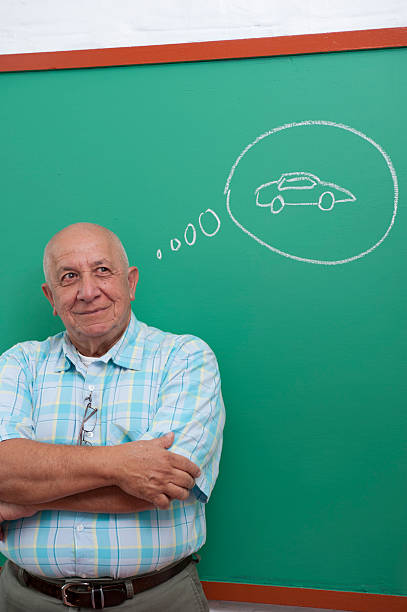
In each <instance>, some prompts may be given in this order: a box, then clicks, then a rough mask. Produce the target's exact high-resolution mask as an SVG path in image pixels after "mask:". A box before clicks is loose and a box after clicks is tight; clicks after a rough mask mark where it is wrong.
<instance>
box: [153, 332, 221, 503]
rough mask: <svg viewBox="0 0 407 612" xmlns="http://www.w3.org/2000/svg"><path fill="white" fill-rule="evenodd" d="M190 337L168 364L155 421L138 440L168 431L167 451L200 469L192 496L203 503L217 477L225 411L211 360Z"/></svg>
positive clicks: (202, 345) (206, 349)
mask: <svg viewBox="0 0 407 612" xmlns="http://www.w3.org/2000/svg"><path fill="white" fill-rule="evenodd" d="M190 338H191V337H189V340H187V341H186V342H185V343H184V344H183V345H182V346H181V347H180V348H179V349H178V350H177V351H176V352H175V354H174V355H173V356H171V357H170V359H169V362H168V366H167V368H166V372H165V374H164V376H163V379H162V383H161V388H160V391H159V394H158V400H157V410H156V413H155V417H154V419H153V422H152V424H151V426H150V428H149V430H148V431H147V432H146V433H145V434H144V435H143V436H142V437H141V439H144V440H146V439H152V438H158V437H160V436H163V435H165V434H166V433H168V432H170V431H172V432H174V434H175V439H174V443H173V445H172V446H171V448H170V449H169V450H170V451H171V452H174V453H178V454H180V455H183V456H184V457H187V458H188V459H190V460H191V461H193V463H195V464H196V465H197V466H198V467H199V468H200V470H201V476H200V477H199V478H198V479H197V481H196V485H195V487H194V488H193V489H192V492H193V493H194V495H195V497H196V498H197V499H198V500H199V501H202V502H204V503H205V502H207V501H208V499H209V497H210V494H211V492H212V489H213V487H214V485H215V482H216V478H217V476H218V472H219V460H220V455H221V451H222V432H223V426H224V422H225V409H224V406H223V400H222V394H221V384H220V375H219V368H218V364H217V361H216V358H215V355H214V354H213V352H212V350H211V349H210V348H209V346H208V345H207V344H205V343H204V342H203V341H202V340H200V339H199V338H192V339H190Z"/></svg>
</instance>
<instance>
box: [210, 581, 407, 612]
mask: <svg viewBox="0 0 407 612" xmlns="http://www.w3.org/2000/svg"><path fill="white" fill-rule="evenodd" d="M202 586H203V589H204V591H205V595H206V597H207V598H208V599H215V600H223V601H240V602H242V601H245V602H249V603H263V604H274V605H280V606H302V607H305V608H322V609H329V610H350V611H353V612H354V611H355V610H357V611H358V612H406V610H407V597H403V596H398V595H381V594H378V595H376V594H373V593H353V592H349V591H325V590H322V589H300V588H293V587H276V586H266V585H261V584H240V583H228V582H205V581H203V582H202Z"/></svg>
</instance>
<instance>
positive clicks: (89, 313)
mask: <svg viewBox="0 0 407 612" xmlns="http://www.w3.org/2000/svg"><path fill="white" fill-rule="evenodd" d="M108 308H109V306H106V307H105V308H95V309H94V310H85V311H84V312H74V314H75V315H92V314H96V313H97V312H103V311H104V310H107V309H108Z"/></svg>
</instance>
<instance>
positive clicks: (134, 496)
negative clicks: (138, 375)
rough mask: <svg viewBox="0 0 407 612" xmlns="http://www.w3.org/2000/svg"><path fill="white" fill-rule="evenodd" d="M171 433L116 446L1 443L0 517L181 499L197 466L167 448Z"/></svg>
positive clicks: (131, 507) (142, 506)
mask: <svg viewBox="0 0 407 612" xmlns="http://www.w3.org/2000/svg"><path fill="white" fill-rule="evenodd" d="M173 441H174V434H173V433H168V434H166V435H165V436H162V437H161V438H157V439H154V440H144V441H139V442H127V443H125V444H120V445H117V446H100V447H87V446H85V447H77V446H65V445H61V444H44V443H41V442H35V441H33V440H27V439H20V438H19V439H11V440H5V441H3V442H1V443H0V483H1V484H0V500H2V501H0V522H2V521H4V520H13V519H16V518H21V517H23V516H31V515H32V514H35V513H36V512H38V511H40V510H72V511H80V512H106V513H126V512H139V511H142V510H151V509H153V508H155V507H157V508H160V509H167V508H168V507H169V505H170V503H171V501H172V500H174V499H180V500H185V499H186V498H187V497H188V496H189V493H190V489H192V487H193V486H194V484H195V479H196V478H198V477H199V475H200V470H199V468H198V467H197V466H196V465H195V464H194V463H192V461H189V460H188V459H186V458H185V457H183V456H181V455H179V454H177V453H173V452H171V451H170V450H168V449H169V448H170V447H171V445H172V443H173Z"/></svg>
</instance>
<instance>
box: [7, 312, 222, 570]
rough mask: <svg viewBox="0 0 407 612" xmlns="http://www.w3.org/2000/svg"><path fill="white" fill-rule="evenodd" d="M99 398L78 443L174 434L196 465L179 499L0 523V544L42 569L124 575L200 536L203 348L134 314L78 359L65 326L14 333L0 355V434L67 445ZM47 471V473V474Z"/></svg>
mask: <svg viewBox="0 0 407 612" xmlns="http://www.w3.org/2000/svg"><path fill="white" fill-rule="evenodd" d="M90 390H91V391H92V404H93V405H94V406H97V407H98V411H97V414H96V415H95V417H92V418H95V422H94V423H93V425H95V427H94V430H93V432H92V433H90V434H88V435H90V436H91V438H90V439H89V441H90V442H91V443H92V444H93V445H115V444H121V443H124V442H131V441H136V440H151V439H153V438H156V437H158V436H161V435H164V434H165V433H167V432H169V431H173V432H174V433H175V441H174V444H173V445H172V447H171V449H170V450H171V451H174V452H176V453H179V454H181V455H184V456H185V457H188V459H191V461H193V462H194V463H196V464H197V465H198V466H199V467H200V468H201V471H202V474H201V476H200V477H199V479H198V480H197V481H196V485H195V487H194V489H193V490H192V492H191V494H190V496H189V498H188V499H187V500H186V501H178V500H174V501H173V502H172V503H171V506H170V508H169V509H168V510H158V509H155V510H152V511H145V512H135V513H131V514H96V513H95V514H92V513H81V512H68V511H51V510H47V511H42V512H38V513H37V514H35V515H34V516H32V517H28V518H23V519H19V520H15V521H8V522H5V523H3V528H4V532H5V538H4V541H3V542H1V543H0V552H1V553H2V554H4V555H5V556H6V557H8V558H9V559H11V560H12V561H14V562H15V563H16V564H17V565H19V566H21V567H24V568H25V569H26V570H27V571H29V572H31V573H34V574H37V575H43V576H49V577H55V578H59V577H69V576H80V577H98V576H111V577H114V578H117V577H127V576H131V575H134V574H143V573H146V572H150V571H153V570H155V569H157V568H160V567H163V566H165V565H168V564H170V563H172V562H174V561H176V560H178V559H181V558H182V557H184V556H186V555H188V554H190V553H192V552H195V551H197V550H198V549H199V548H200V547H201V546H202V545H203V543H204V541H205V534H206V531H205V506H204V503H205V502H206V501H207V499H208V498H209V495H210V493H211V491H212V488H213V486H214V484H215V480H216V477H217V475H218V466H219V459H220V453H221V447H222V430H223V424H224V408H223V403H222V397H221V391H220V380H219V371H218V366H217V363H216V359H215V356H214V354H213V353H212V351H211V350H210V348H209V347H208V346H207V345H206V344H205V343H204V342H203V341H202V340H200V339H199V338H196V337H194V336H177V335H174V334H169V333H165V332H162V331H160V330H158V329H155V328H153V327H148V326H147V325H145V324H144V323H140V322H139V321H137V319H136V318H135V316H134V315H133V314H132V317H131V321H130V324H129V326H128V328H127V330H126V332H125V334H124V336H123V337H122V339H121V340H120V341H119V342H118V343H117V344H116V345H115V346H113V347H112V348H111V349H110V351H108V352H107V353H106V354H105V355H103V356H102V357H101V358H100V359H99V360H97V361H95V362H94V363H92V364H91V365H90V366H89V367H88V368H85V366H84V364H83V363H82V362H81V360H80V358H79V355H78V353H77V351H76V349H75V348H74V347H73V345H72V344H71V343H70V341H69V339H68V337H67V334H66V333H60V334H57V335H56V336H53V337H50V338H48V339H47V340H45V341H44V342H24V343H21V344H18V345H16V346H15V347H13V348H11V349H10V350H8V351H7V352H6V353H4V354H3V355H2V357H1V358H0V440H8V439H10V438H28V439H32V440H37V441H40V442H48V443H50V444H71V445H72V444H73V445H74V444H76V443H77V437H78V433H79V429H80V426H81V423H82V419H83V416H84V411H85V406H86V398H87V397H88V396H89V391H90ZM55 477H56V478H58V475H57V474H55Z"/></svg>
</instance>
